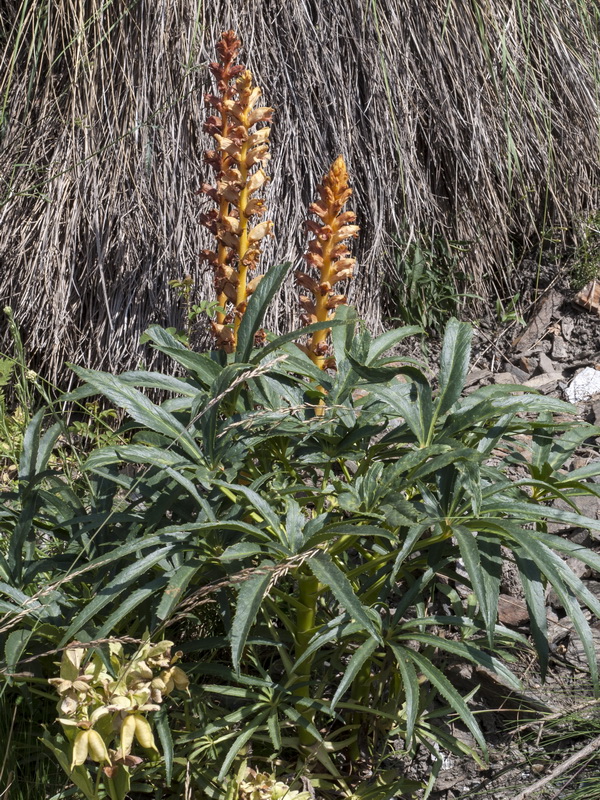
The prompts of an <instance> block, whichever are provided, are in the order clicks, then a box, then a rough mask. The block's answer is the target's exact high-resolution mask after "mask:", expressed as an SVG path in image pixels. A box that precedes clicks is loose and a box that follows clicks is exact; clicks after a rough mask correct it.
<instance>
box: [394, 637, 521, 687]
mask: <svg viewBox="0 0 600 800" xmlns="http://www.w3.org/2000/svg"><path fill="white" fill-rule="evenodd" d="M399 639H404V640H406V641H413V642H421V644H424V645H428V646H429V647H436V648H439V649H440V650H443V651H445V652H446V653H452V654H453V655H456V656H460V658H461V659H466V660H467V661H472V662H473V663H474V664H480V665H481V666H483V667H485V668H486V669H488V670H489V671H490V672H493V673H495V674H496V675H497V676H498V678H500V680H502V681H503V683H504V684H505V685H506V686H507V687H508V688H509V689H514V690H515V691H521V690H522V689H523V686H522V685H521V682H520V680H519V679H518V678H517V677H516V675H513V673H512V672H511V671H510V669H509V668H508V667H507V666H506V665H505V664H503V663H502V661H500V659H498V658H495V657H494V656H491V655H490V654H489V653H487V652H486V651H485V650H482V649H481V648H480V647H479V646H478V645H477V644H476V643H474V642H459V641H456V640H454V639H446V638H443V637H441V636H434V635H433V634H430V633H421V632H419V631H412V632H411V633H410V634H408V635H407V636H401V637H399Z"/></svg>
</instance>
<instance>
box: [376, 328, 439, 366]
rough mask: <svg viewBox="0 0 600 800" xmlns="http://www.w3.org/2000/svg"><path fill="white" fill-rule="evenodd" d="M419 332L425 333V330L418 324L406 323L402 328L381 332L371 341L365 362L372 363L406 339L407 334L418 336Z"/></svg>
mask: <svg viewBox="0 0 600 800" xmlns="http://www.w3.org/2000/svg"><path fill="white" fill-rule="evenodd" d="M421 333H425V331H424V330H423V328H421V327H420V326H419V325H407V326H405V327H403V328H395V329H394V330H391V331H386V332H385V333H382V334H381V336H378V337H377V338H376V339H374V340H373V341H372V342H371V346H370V347H369V355H368V356H367V364H372V362H373V361H376V360H377V359H378V358H379V357H380V356H382V355H383V354H384V353H386V352H387V351H388V350H390V349H391V348H392V347H394V346H395V345H397V344H398V343H399V342H401V341H402V340H403V339H406V337H407V336H418V335H419V334H421Z"/></svg>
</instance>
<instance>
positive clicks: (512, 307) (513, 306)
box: [496, 292, 525, 325]
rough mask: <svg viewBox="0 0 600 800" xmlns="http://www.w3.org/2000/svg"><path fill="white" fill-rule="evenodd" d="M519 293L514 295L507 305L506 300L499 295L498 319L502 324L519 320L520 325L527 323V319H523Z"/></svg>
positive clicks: (497, 302) (497, 303)
mask: <svg viewBox="0 0 600 800" xmlns="http://www.w3.org/2000/svg"><path fill="white" fill-rule="evenodd" d="M519 297H520V295H519V293H518V292H517V294H515V295H513V296H512V297H511V298H510V299H509V300H508V302H507V303H506V305H504V302H503V301H502V300H501V299H500V298H499V297H498V298H497V300H496V319H497V320H498V322H499V323H500V324H501V325H504V324H506V323H507V322H512V321H513V320H514V321H515V322H518V323H519V325H525V320H524V319H523V316H522V314H521V313H520V311H519V307H518V303H519Z"/></svg>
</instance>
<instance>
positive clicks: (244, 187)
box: [200, 31, 273, 352]
mask: <svg viewBox="0 0 600 800" xmlns="http://www.w3.org/2000/svg"><path fill="white" fill-rule="evenodd" d="M240 47H241V43H240V41H239V39H238V38H237V37H236V35H235V33H234V32H233V31H226V32H225V33H223V34H222V35H221V39H220V40H219V42H218V43H217V48H216V49H217V55H218V61H217V62H215V63H213V64H211V65H210V69H211V72H212V74H213V75H214V77H215V78H216V80H217V94H208V95H206V98H205V100H206V102H207V103H208V104H209V105H210V106H212V107H213V109H214V110H215V111H216V114H213V115H211V116H210V117H208V119H207V120H206V122H205V124H204V130H205V131H206V132H207V133H210V134H211V135H212V136H213V137H214V138H215V140H216V143H217V147H216V149H215V150H209V151H208V152H207V153H206V155H205V158H206V162H207V163H208V164H209V165H210V166H211V167H212V169H213V171H214V173H215V179H216V182H215V185H213V186H211V185H209V184H206V183H205V184H203V186H202V192H204V194H206V195H208V196H209V197H210V198H211V200H213V201H214V202H215V204H216V205H217V208H213V209H211V210H210V211H208V212H207V213H205V214H202V216H201V218H200V219H201V222H202V224H203V225H205V226H206V227H207V228H208V229H209V231H210V232H211V233H212V234H213V235H214V236H215V237H216V239H217V249H216V250H215V251H213V250H204V251H203V253H202V257H203V258H204V259H205V260H206V261H208V263H209V264H210V265H211V266H212V268H213V270H214V276H215V289H216V292H217V300H218V302H219V305H220V306H221V309H222V311H219V312H218V313H217V317H216V320H215V321H214V322H213V331H214V334H215V338H216V341H217V346H218V347H220V348H223V349H225V350H227V351H228V352H231V351H232V350H233V349H234V348H235V345H236V341H237V331H238V328H239V325H240V322H241V319H242V316H243V314H244V311H245V310H246V304H247V301H248V297H249V296H250V295H251V294H252V292H253V291H254V289H255V288H256V286H257V285H258V282H259V280H260V276H256V277H254V278H253V279H251V280H248V274H249V273H252V272H253V271H254V270H255V269H256V267H257V265H258V261H259V258H260V248H261V242H262V240H263V239H264V238H265V237H266V236H271V235H272V229H273V223H272V222H271V221H263V222H259V223H258V224H256V225H254V224H253V219H254V218H255V217H260V216H262V215H263V214H264V212H265V203H264V200H263V199H262V198H260V197H258V196H256V195H257V193H258V192H259V191H260V189H262V187H263V186H264V185H265V183H266V182H267V181H268V177H267V175H266V173H265V171H264V169H263V166H264V164H265V163H266V162H267V161H268V160H269V158H270V154H269V134H270V131H271V129H270V128H269V127H266V126H263V127H262V128H259V129H258V130H254V131H253V130H252V129H253V128H254V126H255V125H257V124H258V123H264V122H269V121H270V120H271V115H272V113H273V109H272V108H268V107H266V106H257V105H256V104H257V102H258V99H259V98H260V95H261V90H260V89H259V88H258V87H257V86H254V83H253V77H252V73H251V72H250V71H249V70H247V69H246V68H245V67H244V66H242V65H239V64H234V61H235V59H236V57H237V55H238V52H239V50H240ZM228 305H230V309H231V310H229V311H227V306H228Z"/></svg>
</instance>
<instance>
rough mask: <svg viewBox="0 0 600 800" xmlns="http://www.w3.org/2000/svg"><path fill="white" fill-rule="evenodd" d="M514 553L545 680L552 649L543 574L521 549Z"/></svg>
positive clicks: (515, 549) (530, 626)
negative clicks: (549, 638)
mask: <svg viewBox="0 0 600 800" xmlns="http://www.w3.org/2000/svg"><path fill="white" fill-rule="evenodd" d="M513 553H514V557H515V561H516V563H517V567H518V568H519V574H520V577H521V585H522V586H523V594H524V595H525V602H526V603H527V610H528V611H529V628H530V631H531V635H532V637H533V643H534V645H535V649H536V652H537V654H538V658H539V661H540V673H541V676H542V678H545V677H546V673H547V671H548V657H549V652H550V648H549V645H548V619H547V617H546V592H545V587H544V582H543V579H542V574H541V572H540V569H539V567H538V566H537V564H536V563H535V561H532V559H531V558H529V557H528V556H527V555H526V554H525V553H523V552H522V551H521V549H520V548H518V547H515V548H514V550H513Z"/></svg>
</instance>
